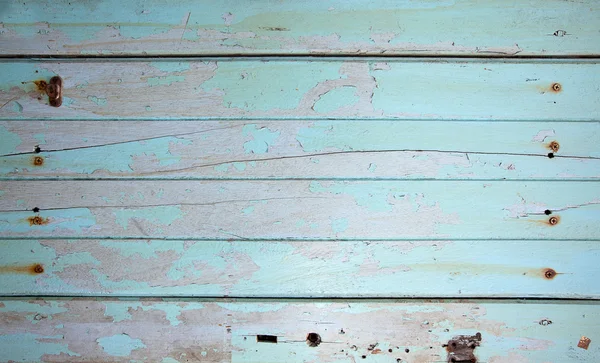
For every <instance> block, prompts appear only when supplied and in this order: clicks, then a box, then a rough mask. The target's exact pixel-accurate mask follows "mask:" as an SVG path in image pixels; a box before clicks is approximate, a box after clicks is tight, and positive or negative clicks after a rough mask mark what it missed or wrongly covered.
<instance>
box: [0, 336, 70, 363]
mask: <svg viewBox="0 0 600 363" xmlns="http://www.w3.org/2000/svg"><path fill="white" fill-rule="evenodd" d="M0 352H2V353H1V355H2V357H1V359H2V361H5V362H10V361H15V362H38V361H41V360H42V357H43V356H45V355H60V354H67V355H69V356H75V357H80V355H79V354H77V353H74V352H72V351H70V350H69V348H68V345H67V342H66V341H65V340H64V336H62V335H50V336H46V335H38V334H32V333H20V334H7V335H0Z"/></svg>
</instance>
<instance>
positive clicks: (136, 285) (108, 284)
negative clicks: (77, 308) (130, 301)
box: [90, 269, 150, 294]
mask: <svg viewBox="0 0 600 363" xmlns="http://www.w3.org/2000/svg"><path fill="white" fill-rule="evenodd" d="M90 273H91V274H92V275H93V276H94V277H96V280H97V281H98V283H100V285H102V287H103V288H105V289H107V290H109V291H121V292H122V293H123V294H134V292H135V291H142V290H148V289H149V288H150V285H149V284H148V283H147V282H139V281H135V280H127V279H120V280H119V281H112V280H109V279H108V276H106V275H105V274H102V273H100V272H98V270H96V269H92V270H90Z"/></svg>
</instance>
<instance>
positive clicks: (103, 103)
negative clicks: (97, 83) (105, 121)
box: [87, 96, 107, 106]
mask: <svg viewBox="0 0 600 363" xmlns="http://www.w3.org/2000/svg"><path fill="white" fill-rule="evenodd" d="M87 99H88V100H89V101H92V102H94V103H95V104H97V105H98V106H106V104H107V100H106V98H98V97H96V96H88V98H87Z"/></svg>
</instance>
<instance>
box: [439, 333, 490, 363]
mask: <svg viewBox="0 0 600 363" xmlns="http://www.w3.org/2000/svg"><path fill="white" fill-rule="evenodd" d="M480 343H481V333H477V334H475V335H458V336H455V337H454V338H452V339H450V341H448V344H445V345H443V346H444V347H445V348H446V351H447V352H448V359H447V362H449V363H476V362H477V358H476V357H475V353H474V352H475V348H477V347H478V346H479V345H480Z"/></svg>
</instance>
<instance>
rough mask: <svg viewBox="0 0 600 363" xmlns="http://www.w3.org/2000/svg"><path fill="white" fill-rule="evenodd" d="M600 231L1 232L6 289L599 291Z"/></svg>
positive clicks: (521, 294)
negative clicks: (111, 235)
mask: <svg viewBox="0 0 600 363" xmlns="http://www.w3.org/2000/svg"><path fill="white" fill-rule="evenodd" d="M599 259H600V246H599V245H598V243H597V242H596V241H401V242H390V241H384V242H377V241H376V242H362V241H361V242H339V241H335V242H322V241H321V242H314V241H309V242H260V241H256V242H247V241H238V242H227V241H171V240H170V241H161V240H54V239H53V240H39V241H37V240H0V295H3V296H7V295H26V296H29V295H46V296H48V295H50V296H58V295H68V296H76V295H85V296H90V295H91V296H154V297H162V296H194V297H259V298H265V297H277V298H287V297H293V298H304V297H328V298H339V297H346V298H348V297H380V298H389V297H445V298H448V297H450V298H451V297H458V298H460V297H515V298H532V297H549V298H596V299H598V298H599V297H600V267H599V264H598V261H599Z"/></svg>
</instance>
